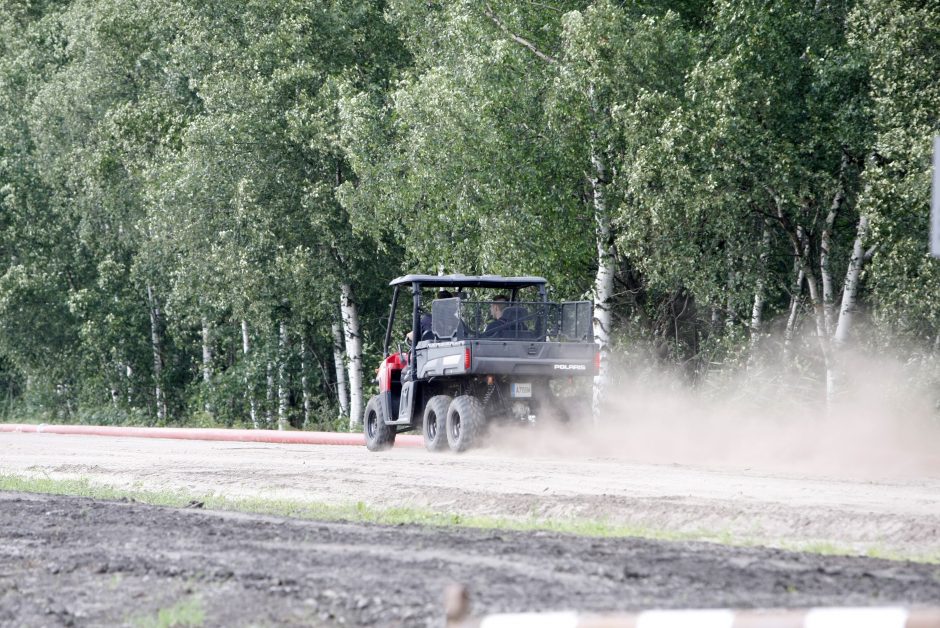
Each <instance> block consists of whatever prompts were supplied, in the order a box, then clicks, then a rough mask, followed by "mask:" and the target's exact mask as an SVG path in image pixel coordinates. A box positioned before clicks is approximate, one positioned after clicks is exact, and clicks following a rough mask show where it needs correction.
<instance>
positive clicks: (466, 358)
mask: <svg viewBox="0 0 940 628" xmlns="http://www.w3.org/2000/svg"><path fill="white" fill-rule="evenodd" d="M463 370H465V371H469V370H470V347H467V348H466V349H465V350H464V352H463Z"/></svg>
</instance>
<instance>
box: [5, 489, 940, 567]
mask: <svg viewBox="0 0 940 628" xmlns="http://www.w3.org/2000/svg"><path fill="white" fill-rule="evenodd" d="M0 491H6V492H20V493H41V494H49V495H70V496H76V497H88V498H93V499H103V500H113V501H129V500H131V501H135V502H140V503H143V504H149V505H153V506H166V507H170V508H187V507H193V506H198V507H199V508H205V509H208V510H219V511H230V512H241V513H249V514H260V515H271V516H278V517H295V518H299V519H310V520H316V521H332V522H350V523H371V524H377V525H424V526H434V527H450V526H457V527H465V528H477V529H485V530H511V531H517V532H534V531H545V532H558V533H562V534H573V535H577V536H587V537H598V538H639V539H647V540H653V541H672V542H706V543H717V544H720V545H727V546H732V547H760V546H772V547H778V548H781V549H785V550H788V551H794V552H807V553H811V554H819V555H825V556H866V557H869V558H882V559H886V560H894V561H914V562H920V563H930V564H940V554H928V553H921V554H915V553H907V552H899V551H895V550H889V549H881V548H877V547H869V548H868V549H867V550H866V551H864V552H859V551H858V550H857V549H853V548H851V547H848V546H841V545H838V544H834V543H821V542H818V541H812V542H805V543H802V542H796V543H793V542H777V541H773V540H772V539H767V538H762V537H760V536H745V537H742V536H735V535H733V534H731V533H730V532H729V531H725V530H705V529H701V530H695V531H674V530H663V529H659V528H650V527H642V526H630V525H625V524H622V523H618V522H611V521H608V520H604V519H546V518H532V517H530V518H508V517H490V516H479V515H464V514H459V513H447V512H439V511H432V510H427V509H421V508H413V507H393V508H375V507H373V506H369V505H368V504H365V503H363V502H350V503H345V504H325V503H321V502H309V501H297V500H288V499H271V498H262V497H226V496H222V495H217V494H213V493H209V494H196V493H189V492H187V491H184V490H172V491H152V490H146V489H143V488H136V487H135V488H117V487H114V486H108V485H105V484H99V483H95V482H91V481H89V480H88V479H86V478H77V479H55V478H51V477H49V476H43V477H39V476H26V475H14V474H2V473H0Z"/></svg>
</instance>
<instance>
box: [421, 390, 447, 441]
mask: <svg viewBox="0 0 940 628" xmlns="http://www.w3.org/2000/svg"><path fill="white" fill-rule="evenodd" d="M451 401H452V397H450V396H448V395H435V396H433V397H431V400H430V401H428V405H427V406H426V407H425V408H424V423H423V426H422V430H421V431H422V433H423V435H424V446H425V447H427V449H428V451H441V450H442V449H444V448H445V447H447V409H448V408H449V407H450V402H451Z"/></svg>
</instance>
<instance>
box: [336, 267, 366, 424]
mask: <svg viewBox="0 0 940 628" xmlns="http://www.w3.org/2000/svg"><path fill="white" fill-rule="evenodd" d="M340 308H341V312H342V314H343V330H344V331H345V333H346V355H347V356H349V427H350V428H351V429H355V428H356V427H358V426H359V425H360V424H361V422H362V407H363V403H362V335H361V330H360V328H359V308H358V307H357V306H356V301H355V298H354V296H353V289H352V286H351V285H350V284H348V283H344V284H343V285H342V287H341V297H340Z"/></svg>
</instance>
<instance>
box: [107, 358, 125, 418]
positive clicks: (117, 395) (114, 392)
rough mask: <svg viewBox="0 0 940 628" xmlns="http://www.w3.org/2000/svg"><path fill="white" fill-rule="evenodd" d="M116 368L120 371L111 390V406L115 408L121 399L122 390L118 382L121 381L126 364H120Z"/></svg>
mask: <svg viewBox="0 0 940 628" xmlns="http://www.w3.org/2000/svg"><path fill="white" fill-rule="evenodd" d="M115 368H116V369H117V372H118V375H117V381H114V382H112V383H111V386H110V390H111V406H112V407H114V408H117V407H118V403H119V402H120V399H121V390H120V388H118V384H119V383H120V381H121V377H122V376H123V375H124V365H123V364H118V365H117V366H116V367H115Z"/></svg>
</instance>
